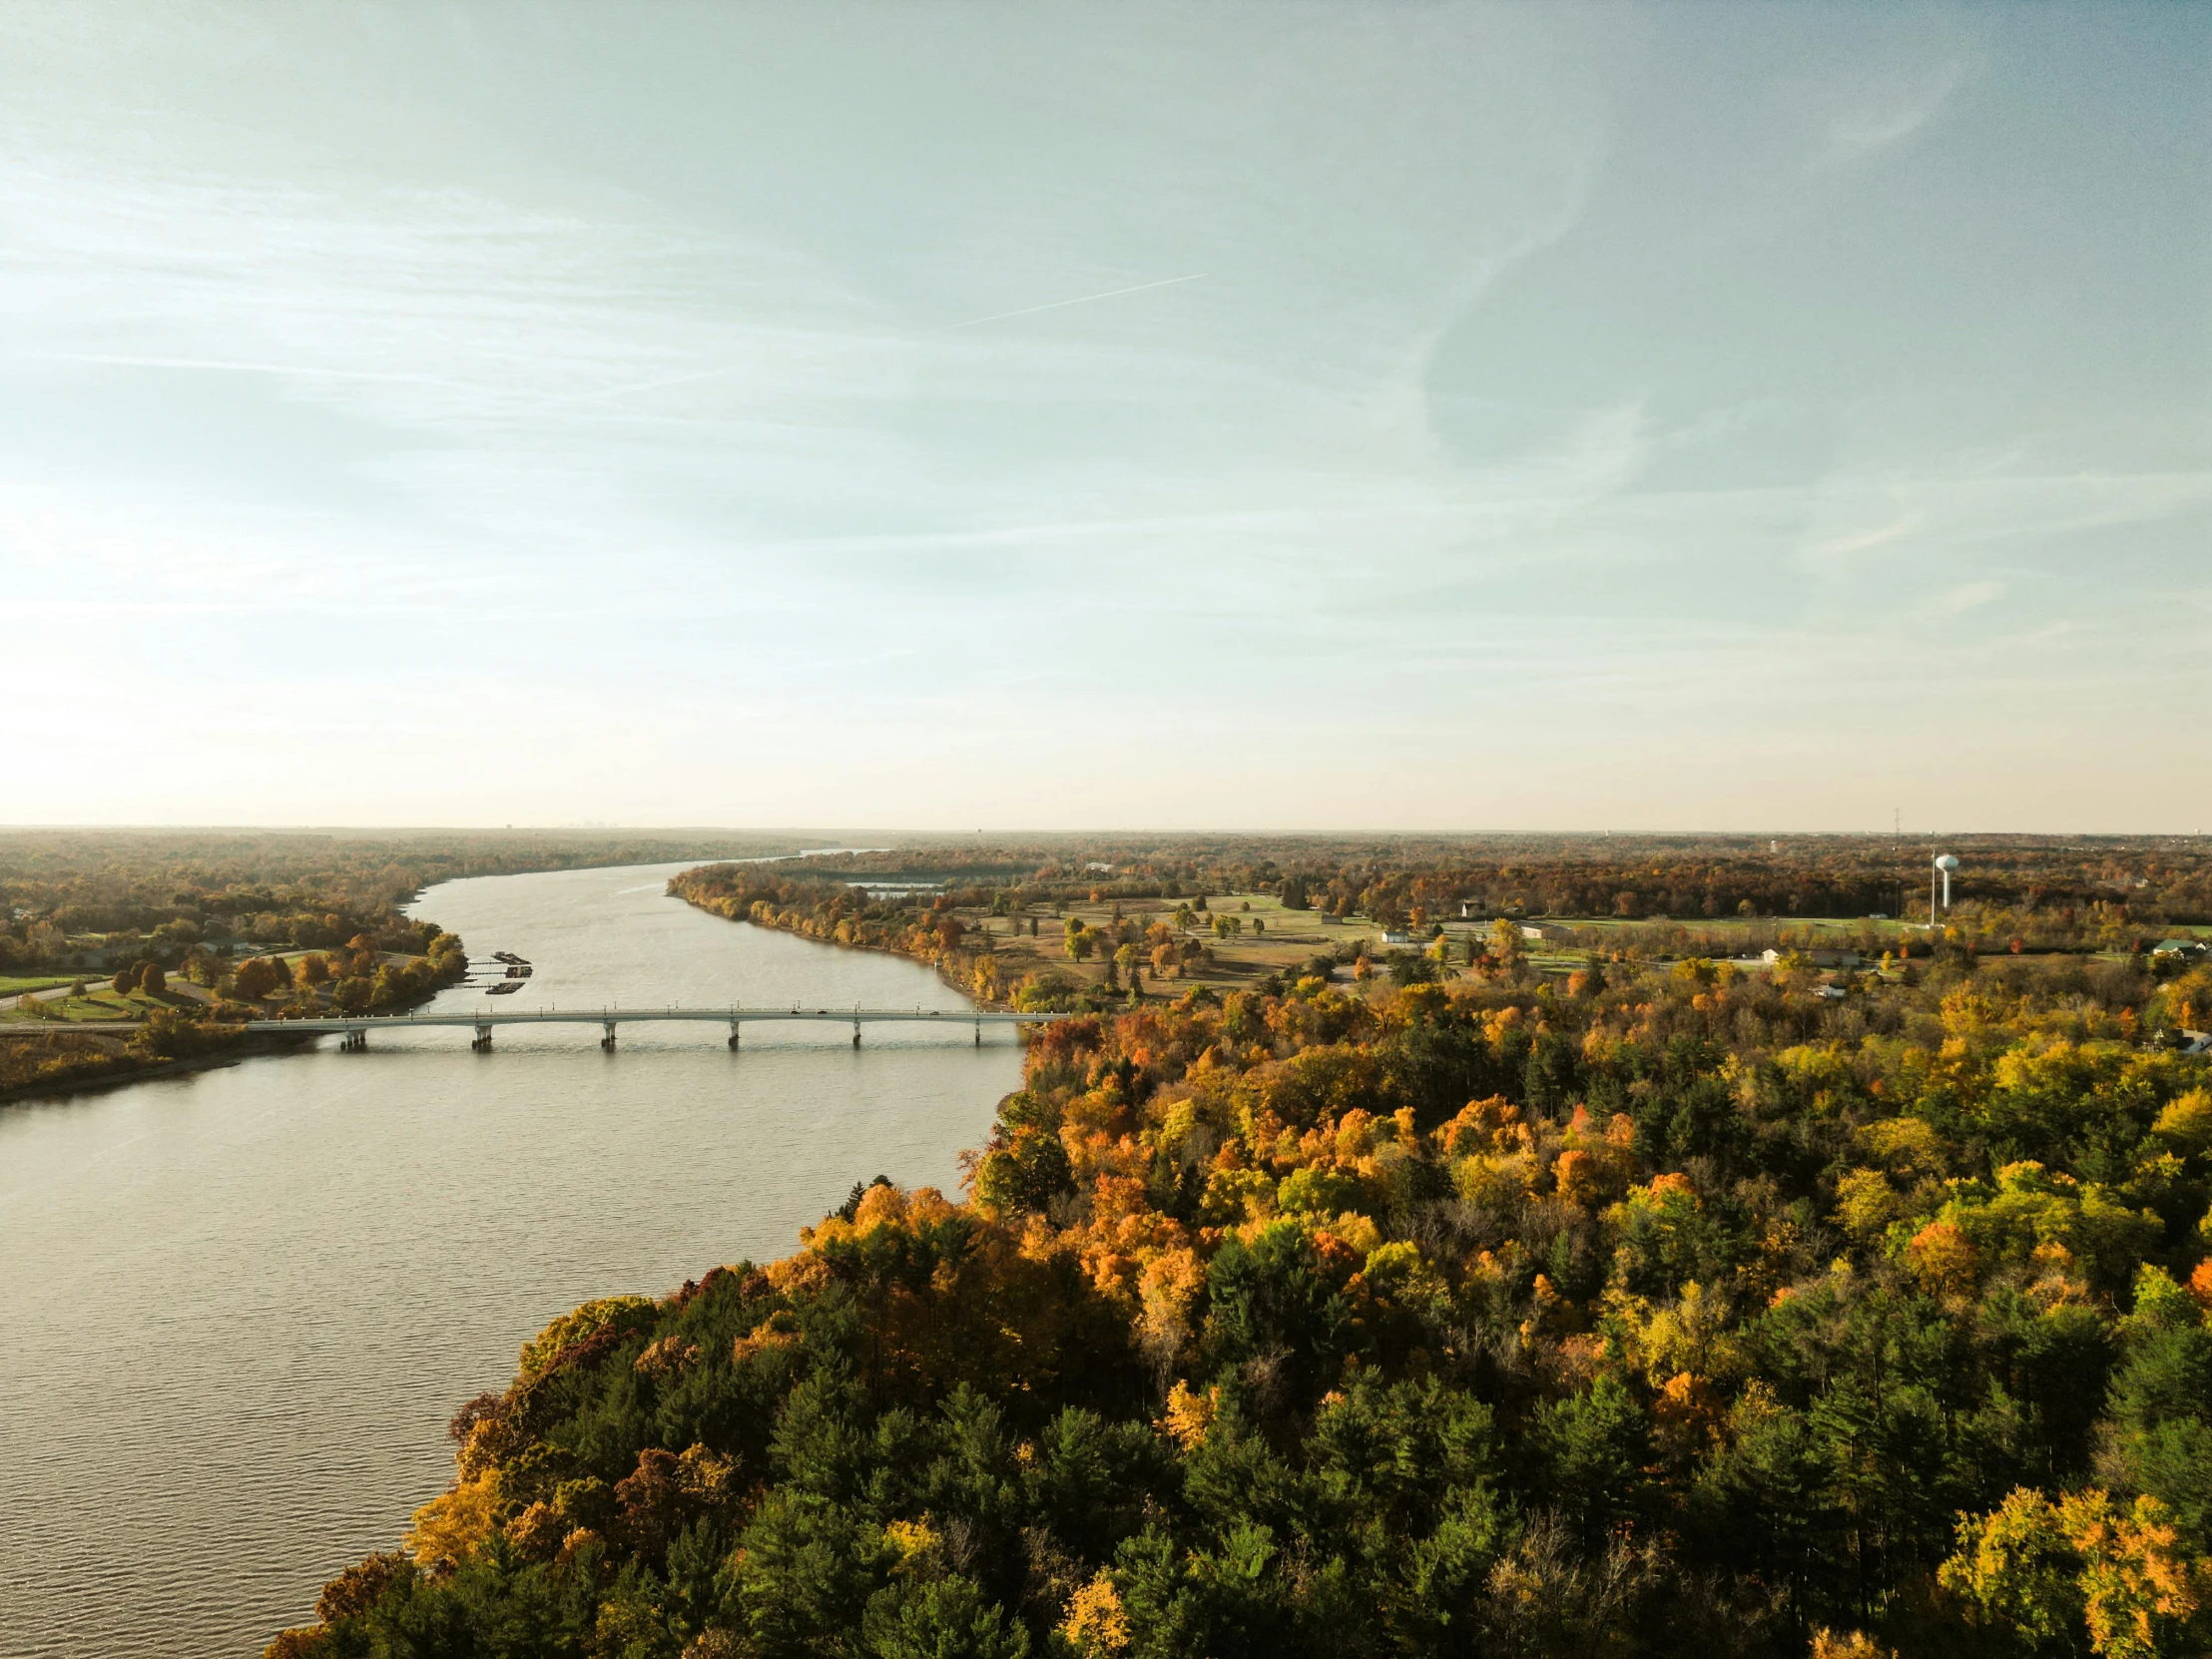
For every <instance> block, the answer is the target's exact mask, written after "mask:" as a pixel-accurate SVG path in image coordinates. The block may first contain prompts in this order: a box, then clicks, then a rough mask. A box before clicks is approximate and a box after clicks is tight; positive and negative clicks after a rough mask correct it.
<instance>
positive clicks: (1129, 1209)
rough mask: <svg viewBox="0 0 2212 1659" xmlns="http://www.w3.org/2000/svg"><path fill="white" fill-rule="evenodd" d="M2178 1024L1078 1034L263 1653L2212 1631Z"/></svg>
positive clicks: (1929, 994) (1684, 1010) (752, 1271)
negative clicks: (952, 1141)
mask: <svg viewBox="0 0 2212 1659" xmlns="http://www.w3.org/2000/svg"><path fill="white" fill-rule="evenodd" d="M2151 994H2155V992H2154V990H2153V988H2152V987H2151V986H2149V984H2148V983H2147V982H2145V983H2144V984H2143V985H2142V987H2141V995H2142V996H2149V995H2151ZM2131 1006H2139V1001H2138V1003H2137V1004H2127V1005H2122V1006H2112V1005H2107V1004H2102V1003H2099V1002H2098V1001H2096V1000H2095V999H2093V998H2085V997H2082V996H2079V995H2076V994H2074V993H2072V992H2068V991H2059V992H2053V991H2051V990H2050V989H2049V986H2048V982H2046V981H2038V980H2036V979H2034V978H2033V977H2032V976H2031V975H2029V974H2028V973H2027V972H2026V970H2024V969H2021V970H2018V971H2017V972H2015V971H2013V970H2010V969H2007V970H2005V971H2003V972H1998V971H1994V970H1988V969H1983V970H1979V971H1975V970H1971V969H1969V968H1967V967H1966V966H1964V965H1963V964H1959V965H1954V966H1952V967H1951V968H1949V969H1947V970H1943V971H1933V972H1931V973H1930V974H1929V975H1928V977H1927V978H1925V979H1922V980H1919V981H1918V982H1915V983H1904V982H1896V983H1885V982H1881V981H1874V980H1870V981H1868V982H1866V983H1864V984H1856V985H1855V986H1854V987H1853V989H1852V991H1851V996H1850V1000H1849V1006H1848V1007H1845V1008H1843V1009H1842V1010H1841V1011H1839V1009H1838V1007H1837V1005H1836V1004H1835V1002H1834V999H1827V1000H1823V999H1818V998H1815V997H1814V996H1813V995H1812V994H1811V990H1810V989H1809V988H1808V986H1807V985H1806V984H1805V983H1804V982H1803V980H1802V979H1793V977H1792V976H1791V975H1790V974H1789V973H1787V972H1783V973H1779V974H1775V975H1771V976H1770V975H1766V974H1760V973H1751V974H1742V973H1733V972H1730V973H1723V972H1718V971H1715V972H1711V973H1703V974H1700V973H1690V974H1677V973H1674V972H1672V971H1651V970H1639V969H1636V968H1634V967H1633V966H1632V965H1631V966H1623V965H1621V964H1610V965H1608V966H1607V967H1606V969H1605V971H1604V972H1603V973H1602V974H1600V975H1595V976H1592V977H1590V978H1585V979H1584V981H1583V983H1582V984H1580V985H1579V986H1576V987H1574V988H1573V989H1572V990H1570V989H1569V988H1568V987H1567V986H1566V985H1565V984H1564V983H1555V982H1551V981H1540V982H1535V983H1523V984H1514V983H1509V982H1507V981H1506V980H1504V979H1502V978H1499V977H1495V976H1493V977H1490V978H1486V979H1483V980H1481V981H1477V980H1474V979H1471V978H1466V977H1455V978H1450V979H1446V980H1442V981H1439V982H1430V983H1413V984H1408V985H1405V986H1402V987H1400V988H1398V989H1395V990H1392V991H1388V992H1383V991H1381V990H1380V989H1376V990H1374V991H1373V993H1372V994H1370V991H1369V989H1368V988H1364V987H1358V986H1355V987H1346V986H1343V985H1339V984H1331V983H1327V982H1324V981H1323V980H1321V979H1319V978H1311V979H1306V980H1303V981H1301V982H1300V983H1299V984H1298V985H1297V986H1296V987H1293V988H1289V989H1285V990H1283V991H1281V992H1280V993H1262V992H1258V991H1255V992H1252V993H1239V994H1232V995H1228V996H1226V997H1221V996H1216V995H1215V994H1213V993H1211V992H1208V991H1198V992H1193V993H1190V994H1188V995H1186V996H1183V997H1181V998H1180V999H1178V1000H1176V1001H1175V1002H1173V1003H1166V1002H1161V1001H1157V1000H1155V1001H1152V1002H1150V1003H1147V1004H1145V1005H1144V1006H1142V1007H1140V1008H1136V1009H1132V1010H1130V1011H1127V1012H1124V1013H1120V1014H1115V1015H1100V1016H1097V1017H1091V1018H1083V1019H1076V1020H1069V1021H1066V1022H1063V1023H1060V1024H1057V1025H1054V1026H1051V1027H1048V1028H1042V1029H1040V1030H1038V1032H1037V1033H1036V1035H1035V1037H1034V1039H1033V1040H1032V1041H1031V1043H1030V1045H1029V1048H1028V1053H1027V1059H1026V1066H1025V1073H1024V1080H1023V1085H1022V1087H1021V1088H1020V1089H1019V1090H1017V1091H1016V1092H1015V1093H1013V1094H1012V1095H1010V1096H1008V1097H1007V1099H1006V1100H1005V1101H1004V1102H1003V1103H1002V1105H1001V1108H1000V1111H999V1115H998V1121H997V1124H996V1127H995V1129H994V1131H993V1133H992V1135H991V1138H990V1140H989V1142H988V1144H987V1145H985V1146H984V1147H982V1148H979V1149H978V1150H977V1152H976V1153H975V1155H974V1156H973V1158H972V1161H971V1165H970V1177H969V1183H968V1190H967V1192H966V1194H965V1196H964V1198H962V1199H959V1200H955V1199H954V1198H951V1197H948V1196H946V1195H943V1194H940V1193H937V1192H934V1191H930V1190H926V1189H924V1190H920V1191H912V1192H908V1191H903V1190H901V1189H899V1188H897V1187H895V1186H892V1185H889V1184H879V1185H877V1186H874V1187H872V1188H863V1189H858V1190H856V1191H855V1193H854V1194H853V1196H852V1197H851V1198H850V1199H848V1200H847V1202H846V1203H845V1205H844V1206H843V1207H842V1208H841V1209H840V1210H839V1211H837V1212H836V1213H834V1214H831V1215H830V1216H827V1217H826V1218H825V1219H824V1220H823V1221H822V1222H821V1223H820V1224H819V1225H818V1226H816V1227H815V1228H813V1229H811V1230H809V1231H807V1232H806V1233H805V1234H803V1236H802V1239H801V1248H800V1249H799V1251H798V1252H797V1253H796V1254H795V1255H793V1256H791V1257H789V1258H787V1259H786V1260H784V1261H781V1262H777V1263H774V1264H772V1265H769V1266H767V1267H757V1266H754V1265H751V1264H738V1265H736V1266H733V1267H727V1268H717V1269H714V1270H713V1271H711V1272H709V1273H707V1274H706V1275H705V1276H704V1277H703V1278H702V1279H700V1280H699V1281H698V1282H697V1283H694V1284H687V1285H685V1286H684V1287H683V1288H682V1289H681V1290H678V1291H676V1292H674V1293H672V1294H670V1295H668V1296H666V1297H663V1298H660V1299H658V1300H649V1299H646V1298H642V1297H634V1298H620V1299H613V1300H610V1301H606V1302H600V1303H594V1304H590V1305H588V1306H587V1307H585V1308H583V1309H579V1310H578V1311H577V1312H576V1313H575V1314H573V1315H570V1316H568V1317H567V1318H566V1319H564V1320H562V1321H559V1322H556V1323H555V1325H554V1326H552V1327H550V1328H548V1330H547V1331H546V1332H545V1333H544V1334H543V1335H542V1336H540V1337H539V1338H538V1339H537V1340H536V1341H534V1342H533V1343H532V1344H530V1345H529V1346H528V1347H527V1348H526V1349H525V1350H524V1352H523V1356H522V1362H521V1365H520V1367H519V1369H518V1373H517V1376H516V1379H515V1381H514V1383H513V1384H512V1385H511V1386H510V1387H509V1388H507V1389H506V1390H505V1391H504V1392H503V1393H500V1394H497V1395H492V1396H487V1397H485V1398H484V1399H481V1400H478V1401H475V1402H472V1403H471V1404H470V1405H469V1406H468V1407H466V1408H465V1409H464V1410H463V1411H462V1413H461V1415H460V1416H459V1417H457V1418H456V1420H455V1424H454V1433H455V1439H456V1447H457V1450H456V1479H455V1483H454V1485H453V1487H452V1489H451V1490H450V1491H448V1492H447V1493H446V1494H444V1495H442V1496H439V1497H436V1498H434V1499H433V1500H432V1501H431V1502H430V1503H429V1504H427V1505H426V1506H425V1507H424V1509H423V1510H422V1511H421V1512H420V1513H419V1514H418V1515H417V1516H416V1519H415V1523H414V1526H413V1528H412V1530H411V1531H410V1533H409V1534H408V1537H407V1540H406V1551H405V1553H404V1555H401V1556H377V1557H374V1558H372V1559H371V1561H369V1562H367V1563H364V1564H363V1565H362V1566H361V1567H359V1568H355V1569H353V1570H352V1571H351V1573H350V1574H348V1575H346V1576H344V1577H341V1578H340V1579H339V1580H338V1581H336V1582H334V1583H333V1585H332V1588H331V1590H330V1592H328V1593H327V1594H326V1596H325V1602H324V1605H323V1607H322V1608H321V1609H320V1610H319V1622H318V1623H317V1624H316V1625H315V1626H313V1627H311V1628H309V1629H304V1630H301V1631H296V1632H290V1633H287V1634H286V1635H285V1636H284V1637H282V1638H280V1640H279V1642H278V1644H277V1647H276V1648H273V1650H272V1651H273V1652H278V1653H282V1654H286V1655H290V1656H293V1659H307V1656H310V1655H311V1656H317V1659H338V1656H353V1655H369V1654H376V1655H386V1654H390V1655H399V1654H414V1655H432V1654H437V1655H444V1654H455V1655H458V1654H479V1653H512V1654H523V1653H531V1654H536V1653H546V1654H573V1655H578V1656H584V1655H592V1656H616V1655H621V1656H626V1659H643V1656H654V1655H667V1656H670V1659H675V1656H678V1655H684V1656H688V1659H709V1656H714V1655H758V1656H762V1659H768V1656H785V1655H885V1656H893V1655H895V1656H906V1655H923V1654H927V1655H989V1656H994V1659H1014V1656H1018V1655H1094V1656H1096V1655H1114V1656H1122V1655H1128V1656H1160V1659H1167V1656H1184V1655H1222V1656H1226V1655H1240V1654H1250V1655H1268V1656H1271V1659H1273V1656H1280V1655H1291V1654H1332V1655H1336V1654H1343V1655H1378V1656H1381V1655H1400V1654H1404V1655H1414V1654H1461V1653H1467V1654H1475V1653H1482V1654H1487V1653H1497V1654H1515V1655H1560V1656H1565V1655H1570V1654H1571V1655H1586V1654H1602V1655H1639V1654H1648V1655H1659V1654H1684V1653H1697V1654H1701V1655H1702V1654H1711V1655H1716V1656H1719V1655H1742V1656H1747V1659H1748V1656H1754V1655H1756V1656H1768V1655H1776V1656H1779V1655H1788V1656H1790V1659H1804V1656H1807V1655H1825V1656H1827V1659H1877V1656H1882V1655H1901V1656H1908V1659H1911V1656H1923V1655H1926V1656H1935V1655H1953V1654H1966V1655H1992V1656H1993V1655H2000V1654H2005V1655H2050V1656H2056V1655H2074V1654H2087V1653H2094V1654H2102V1655H2114V1656H2119V1655H2125V1656H2130V1659H2134V1656H2141V1655H2151V1654H2185V1653H2201V1652H2205V1651H2208V1650H2212V1622H2208V1621H2212V1611H2208V1609H2212V1576H2208V1575H2212V1560H2208V1555H2212V1329H2208V1327H2207V1304H2208V1303H2212V1288H2208V1287H2212V1270H2208V1268H2207V1266H2206V1262H2207V1255H2208V1251H2212V1236H2208V1231H2207V1226H2208V1216H2207V1212H2208V1206H2212V1124H2208V1123H2207V1121H2206V1120H2207V1117H2208V1116H2212V1113H2208V1111H2207V1109H2206V1108H2205V1106H2204V1104H2203V1102H2204V1101H2205V1099H2206V1098H2207V1096H2206V1095H2205V1094H2204V1093H2203V1091H2204V1090H2205V1088H2206V1086H2207V1077H2206V1062H2205V1061H2204V1060H2202V1059H2201V1058H2196V1057H2190V1056H2185V1055H2180V1054H2176V1053H2173V1052H2169V1051H2152V1050H2150V1049H2147V1048H2143V1047H2138V1046H2136V1045H2135V1043H2133V1042H2132V1041H2130V1040H2129V1037H2128V1035H2127V1030H2128V1027H2127V1025H2126V1022H2125V1020H2124V1019H2123V1018H2122V1016H2123V1015H2124V1014H2125V1013H2126V1012H2128V1009H2129V1007H2131ZM1846 1015H1848V1016H1849V1017H1848V1018H1847V1017H1845V1016H1846Z"/></svg>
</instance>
